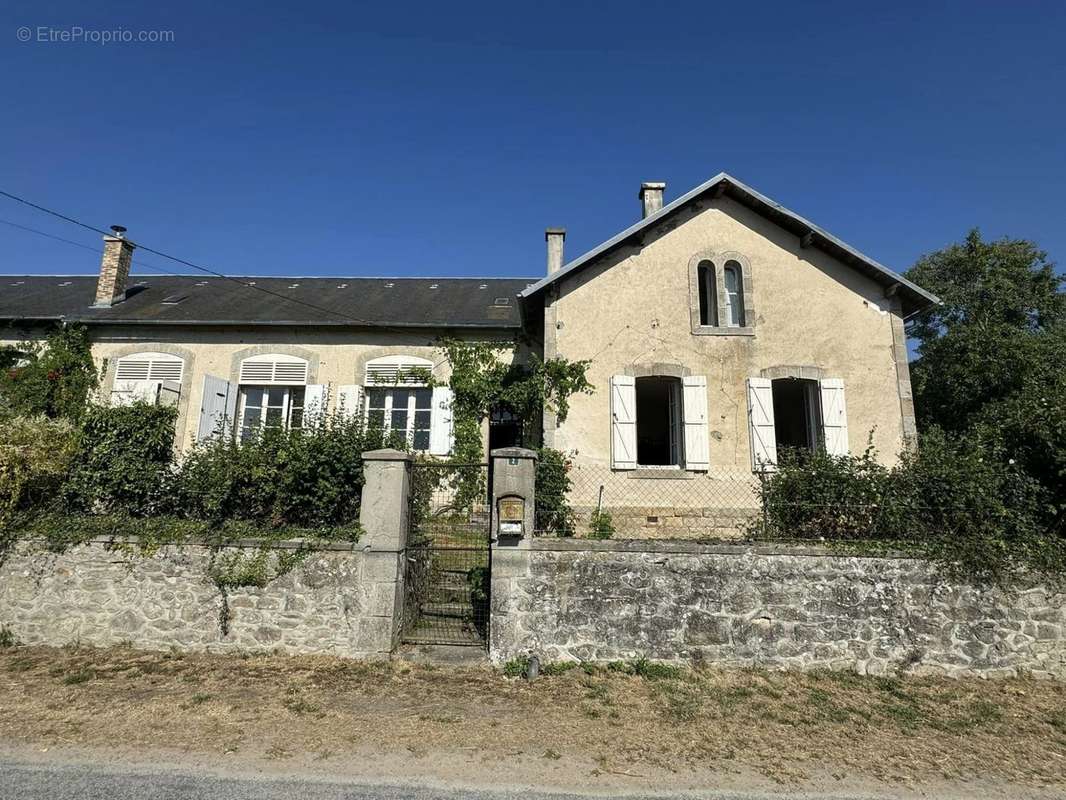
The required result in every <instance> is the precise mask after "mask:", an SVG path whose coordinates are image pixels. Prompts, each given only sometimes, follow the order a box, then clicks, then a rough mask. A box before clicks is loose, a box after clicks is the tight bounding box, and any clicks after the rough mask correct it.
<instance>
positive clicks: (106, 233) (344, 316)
mask: <svg viewBox="0 0 1066 800" xmlns="http://www.w3.org/2000/svg"><path fill="white" fill-rule="evenodd" d="M0 195H2V196H4V197H7V198H9V199H11V200H14V201H15V202H17V203H22V204H23V205H25V206H29V207H30V208H33V209H36V210H37V211H41V212H43V213H45V214H49V215H51V216H53V217H56V218H57V219H61V220H63V221H64V222H69V223H71V224H72V225H77V226H79V227H81V228H85V229H86V230H90V231H93V232H94V233H99V234H101V235H103V236H114V233H113V232H111V231H105V230H101V229H100V228H95V227H93V226H92V225H89V224H88V223H85V222H82V221H81V220H78V219H75V218H74V217H68V216H67V215H66V214H60V213H59V212H58V211H54V210H53V209H51V208H46V207H45V206H42V205H38V204H37V203H34V202H31V201H30V200H27V199H26V198H24V197H19V196H18V195H16V194H12V193H11V192H6V191H4V190H3V189H0ZM10 224H14V223H10ZM15 227H17V228H18V227H23V226H21V225H15ZM33 233H41V232H40V231H33ZM43 235H44V236H48V237H49V238H54V239H58V238H59V237H54V236H51V235H50V234H43ZM64 241H66V240H64ZM67 243H68V244H77V243H76V242H70V241H68V242H67ZM86 246H87V245H82V244H78V247H86ZM137 247H139V248H140V249H141V250H143V251H144V252H146V253H151V254H153V255H157V256H159V257H160V258H165V259H168V260H169V261H174V262H176V263H178V264H183V265H185V266H187V267H191V268H192V269H196V270H200V271H201V272H206V273H207V274H208V275H214V276H215V277H216V278H222V279H223V280H227V281H232V282H233V283H236V284H237V285H238V286H244V287H245V288H248V289H254V290H256V291H258V292H262V293H264V294H268V295H271V296H272V297H277V298H279V299H281V300H284V301H285V302H287V303H296V304H298V305H301V306H306V307H307V308H311V309H314V310H315V311H321V312H322V313H324V314H332V315H334V316H337V317H340V318H341V319H344V320H347V321H348V322H354V323H355V324H356V325H366V326H372V327H377V328H383V329H385V330H389V329H391V330H395V331H402V332H404V333H409V331H407V330H406V329H403V328H398V327H395V326H387V325H376V324H375V323H372V322H368V321H367V320H365V319H357V318H355V317H351V316H349V315H347V314H345V313H343V312H340V311H334V310H333V309H330V308H324V307H323V306H319V305H315V304H314V303H308V302H306V301H304V300H298V299H296V298H294V297H286V296H285V295H283V294H279V293H278V292H272V291H270V290H269V289H266V288H264V287H262V286H259V285H257V284H254V283H245V282H244V281H242V280H240V279H239V278H234V277H232V276H230V275H226V274H224V273H221V272H216V271H215V270H213V269H210V268H208V267H204V266H201V265H200V264H194V263H193V262H192V261H186V260H185V259H183V258H178V257H177V256H172V255H170V254H169V253H164V252H162V251H160V250H153V249H152V248H151V247H147V246H145V245H143V244H139V245H137ZM142 266H144V265H143V264H142ZM150 269H156V268H155V267H150Z"/></svg>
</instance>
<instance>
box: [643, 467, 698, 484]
mask: <svg viewBox="0 0 1066 800" xmlns="http://www.w3.org/2000/svg"><path fill="white" fill-rule="evenodd" d="M627 477H629V478H645V479H651V480H660V481H661V480H667V481H669V480H674V481H690V480H692V479H694V478H695V477H696V473H695V472H688V471H687V470H684V469H669V468H665V469H663V468H659V469H657V468H655V467H637V468H636V469H631V470H627Z"/></svg>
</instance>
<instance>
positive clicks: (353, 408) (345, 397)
mask: <svg viewBox="0 0 1066 800" xmlns="http://www.w3.org/2000/svg"><path fill="white" fill-rule="evenodd" d="M362 410H363V387H362V386H360V385H359V384H358V383H350V384H345V385H344V386H338V387H337V416H338V417H340V418H341V419H343V420H351V419H358V418H359V417H360V416H361V413H362Z"/></svg>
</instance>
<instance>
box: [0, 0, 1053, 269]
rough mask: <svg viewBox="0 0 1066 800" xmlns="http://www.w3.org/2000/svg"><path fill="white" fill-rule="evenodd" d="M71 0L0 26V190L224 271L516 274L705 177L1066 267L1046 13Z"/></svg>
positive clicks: (1017, 7)
mask: <svg viewBox="0 0 1066 800" xmlns="http://www.w3.org/2000/svg"><path fill="white" fill-rule="evenodd" d="M92 5H93V6H94V8H93V9H92V10H91V11H90V10H88V9H87V7H86V4H84V3H75V2H53V3H49V4H48V6H47V8H44V7H42V4H41V3H39V2H34V3H30V2H8V3H5V4H4V7H3V9H2V10H0V81H2V82H3V83H2V85H3V97H4V100H5V113H4V116H3V124H2V125H0V153H2V154H3V155H2V157H0V164H2V169H0V188H3V189H4V190H6V191H9V192H13V193H16V194H20V195H24V196H26V197H28V198H30V199H32V200H34V201H36V202H39V203H42V204H44V205H47V206H50V207H53V208H56V209H58V210H60V211H63V212H65V213H67V214H70V215H72V216H76V217H78V218H81V219H84V220H85V221H87V222H89V223H91V224H93V225H95V226H98V227H107V226H108V225H110V224H111V223H122V224H124V225H126V226H127V227H128V228H129V230H130V236H131V237H132V238H133V239H134V240H135V241H141V242H143V243H144V244H146V245H149V246H151V247H153V248H156V249H160V250H164V251H167V252H171V253H174V254H176V255H179V256H182V257H184V258H186V259H189V260H192V261H196V262H198V263H203V264H207V265H209V266H211V267H213V268H215V269H218V270H220V271H223V272H227V273H229V274H260V275H267V274H285V275H335V274H344V275H353V276H354V275H394V276H405V275H416V276H417V275H427V276H429V275H432V276H448V275H476V276H486V275H521V276H537V275H540V274H541V273H542V272H543V270H544V241H543V229H544V228H545V227H546V226H552V225H563V226H565V227H567V228H568V231H569V233H568V238H567V255H568V257H574V256H576V255H578V254H579V253H580V252H583V251H585V250H587V249H589V248H591V247H593V246H595V245H596V244H598V243H599V242H600V241H602V240H604V239H606V238H608V237H609V236H611V235H613V234H614V233H616V232H617V231H619V230H620V229H622V228H624V227H626V226H627V225H629V224H631V223H632V222H634V221H636V219H637V217H638V216H639V209H638V201H637V197H636V192H637V188H638V185H639V183H640V181H641V180H665V181H667V184H668V185H667V199H668V200H669V199H672V198H674V197H676V196H678V195H679V194H681V193H682V192H684V191H686V190H688V189H690V188H691V187H693V186H695V185H696V184H698V183H700V182H702V181H703V180H705V179H707V178H708V177H710V176H711V175H713V174H715V173H717V172H718V171H720V170H725V171H728V172H730V173H732V174H733V175H735V176H736V177H738V178H739V179H741V180H743V181H745V182H747V183H749V184H751V185H753V186H754V187H755V188H757V189H759V190H760V191H762V192H763V193H764V194H767V195H769V196H770V197H772V198H774V199H775V200H778V201H779V202H781V203H783V204H785V205H786V206H788V207H790V208H792V209H793V210H794V211H797V212H798V213H800V214H802V215H804V216H806V217H808V218H809V219H812V220H813V221H815V222H816V223H818V224H819V225H821V226H822V227H825V228H827V229H828V230H830V231H831V232H833V233H834V234H836V235H837V236H839V237H841V238H843V239H844V240H845V241H847V242H849V243H850V244H852V245H854V246H856V247H858V248H859V249H861V250H864V251H865V252H867V253H868V254H869V255H871V256H873V257H874V258H877V259H878V260H880V261H882V262H883V263H885V264H887V265H889V266H891V267H893V268H895V269H899V270H903V269H906V268H907V267H908V266H909V265H910V264H911V263H913V261H914V260H915V258H917V257H918V256H919V255H920V254H922V253H923V252H928V251H930V250H933V249H936V248H939V247H941V246H943V245H945V244H947V243H949V242H951V241H955V240H958V239H960V238H961V237H962V236H963V235H964V234H965V232H966V231H967V230H968V229H969V228H970V227H973V226H975V225H976V226H979V227H981V228H982V230H983V232H984V233H985V234H986V235H988V236H1001V235H1005V234H1006V235H1012V236H1019V237H1027V238H1032V239H1035V240H1036V241H1037V242H1038V243H1039V244H1040V245H1041V246H1043V247H1044V248H1045V249H1046V250H1048V251H1049V252H1050V254H1051V257H1052V258H1053V259H1057V260H1060V261H1066V224H1064V220H1066V208H1064V203H1063V191H1062V187H1063V186H1066V144H1064V142H1066V132H1064V131H1066V124H1064V123H1066V97H1064V95H1066V47H1064V46H1063V36H1064V34H1066V5H1064V4H1062V3H1035V2H1020V3H1010V4H1008V3H984V2H967V3H916V4H909V3H904V2H893V3H883V4H869V3H855V2H847V3H797V2H788V3H781V4H779V5H778V6H777V7H775V6H774V4H772V3H720V2H719V3H712V2H706V0H704V2H698V3H691V4H652V3H648V2H646V1H645V2H642V3H626V2H612V3H595V4H593V3H579V2H578V3H575V2H568V3H560V4H552V3H537V4H532V3H530V4H526V7H525V8H524V9H519V5H518V4H512V3H499V2H497V3H492V4H484V5H474V4H450V3H433V4H426V5H420V4H417V3H391V4H385V3H375V4H366V5H362V4H357V3H340V2H337V3H311V2H305V3H302V4H291V3H286V4H283V3H273V2H255V3H242V2H225V3H221V2H217V0H216V2H213V3H211V4H197V3H195V2H183V3H173V4H155V3H144V2H137V3H107V2H97V3H94V4H92ZM21 26H27V27H28V28H30V29H31V30H32V31H33V40H31V41H29V42H20V41H18V36H17V31H18V28H19V27H21ZM72 26H81V27H82V28H83V29H85V30H115V29H119V28H121V29H125V30H129V31H140V30H168V31H173V39H174V41H173V42H172V43H161V44H136V43H127V44H123V43H113V44H108V45H104V44H98V43H93V42H81V43H70V42H68V43H63V42H48V41H37V40H36V39H37V36H38V29H39V28H51V29H55V30H57V31H63V30H67V29H70V28H71V27H72ZM47 35H49V34H46V36H47ZM0 220H3V221H6V222H14V223H17V224H20V225H25V226H30V227H34V228H37V229H40V230H43V231H46V232H48V233H50V234H53V235H56V236H61V237H64V238H69V239H72V240H75V241H78V242H81V243H84V244H87V245H89V246H91V247H92V248H94V249H97V248H98V245H99V237H98V236H96V235H94V234H92V233H89V232H87V231H83V230H80V229H78V228H75V227H71V226H69V225H66V224H64V223H61V222H59V221H56V220H52V219H49V218H47V217H43V216H41V215H40V214H37V213H35V212H32V211H30V210H28V209H25V208H21V207H19V206H17V205H16V204H14V203H12V202H10V201H8V200H5V199H3V198H0ZM0 247H2V252H3V261H2V263H0V272H5V273H91V272H95V270H96V268H97V264H98V255H97V254H95V253H94V252H92V251H90V250H83V249H79V248H75V247H71V246H68V245H66V244H62V243H59V242H55V241H51V240H48V239H44V238H41V237H38V236H34V235H31V234H28V233H26V232H24V231H21V230H17V229H15V228H12V227H10V226H9V225H5V224H0ZM143 260H144V261H145V262H148V263H153V264H156V265H158V266H161V267H166V268H168V269H170V268H173V269H174V271H187V270H181V269H177V268H174V265H171V264H169V262H166V261H163V260H161V259H159V258H155V257H148V256H144V257H143Z"/></svg>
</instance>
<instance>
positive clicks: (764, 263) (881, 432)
mask: <svg viewBox="0 0 1066 800" xmlns="http://www.w3.org/2000/svg"><path fill="white" fill-rule="evenodd" d="M664 189H665V185H664V184H662V183H644V184H642V185H641V188H640V193H639V198H640V207H641V211H642V218H641V219H640V220H639V221H638V222H637V223H636V224H634V225H632V226H630V227H627V228H625V229H624V230H623V231H621V232H620V233H619V234H618V235H616V236H614V237H612V238H611V239H609V240H608V241H606V242H604V243H603V244H601V245H599V246H598V247H596V248H594V249H593V250H591V251H589V252H588V253H585V254H584V255H581V256H580V257H578V258H576V259H574V260H572V261H570V262H569V263H566V262H565V260H564V258H563V244H564V239H565V231H564V230H562V229H558V228H549V229H548V230H547V232H546V234H545V238H546V241H547V251H548V257H547V263H548V270H547V271H548V274H547V275H546V276H545V277H544V278H542V279H540V280H534V279H518V278H483V279H477V278H462V279H446V278H441V279H411V278H241V279H238V280H233V279H226V278H219V277H210V276H207V277H203V278H198V277H178V276H161V277H154V276H153V277H149V278H144V279H139V280H137V281H135V282H132V283H131V282H130V281H129V280H128V276H129V271H130V266H131V261H132V259H133V254H134V252H135V248H136V245H135V244H134V243H133V242H132V241H131V240H130V239H128V238H126V236H125V232H124V229H122V228H118V227H116V228H115V230H114V235H112V236H108V237H105V239H104V254H103V259H102V263H101V269H100V274H99V276H97V277H89V276H69V277H64V276H48V277H42V276H21V277H9V278H5V279H4V280H3V284H4V285H3V287H2V288H3V291H2V292H0V324H2V325H4V326H5V327H4V328H3V329H0V343H2V342H5V341H6V342H8V343H15V342H18V341H23V340H26V339H34V338H37V337H39V336H41V335H42V333H43V331H44V330H45V326H46V325H49V324H53V323H55V322H57V321H66V322H79V323H83V324H86V325H87V326H88V327H89V329H90V331H91V335H92V339H93V354H94V357H95V358H96V359H97V361H98V362H99V365H100V369H101V375H102V376H103V377H102V382H101V383H102V390H103V391H104V392H105V394H106V395H107V396H108V397H109V398H110V401H111V402H114V403H122V402H128V401H129V399H130V398H144V399H148V400H149V401H151V402H161V403H163V402H165V403H174V404H176V405H177V407H178V410H179V419H178V428H177V445H178V446H179V447H181V448H183V449H184V448H187V447H189V446H191V445H192V444H193V443H194V442H195V441H197V440H198V439H202V438H205V437H210V436H214V435H219V433H220V432H224V429H225V431H229V430H230V428H231V427H232V433H233V434H234V435H238V436H245V435H249V434H250V433H251V432H252V431H254V430H256V429H259V428H262V427H265V426H271V425H285V426H292V427H299V426H300V425H302V424H303V421H304V419H305V417H308V418H309V417H311V416H312V415H313V412H315V411H318V410H326V411H330V412H337V413H341V414H357V415H361V416H362V417H363V418H364V419H367V420H369V421H373V422H377V423H380V424H383V425H385V426H386V427H388V428H391V429H393V430H403V431H404V432H405V434H406V436H407V438H408V440H409V442H410V443H411V446H412V447H413V448H414V449H416V450H419V451H424V452H427V453H430V454H433V455H438V456H445V455H447V454H448V452H449V449H450V446H451V418H450V390H449V389H448V388H447V387H446V386H436V387H431V386H429V385H427V383H426V381H425V379H424V374H425V372H427V371H428V372H429V373H430V374H432V376H433V377H434V378H435V379H437V380H436V381H434V383H436V382H446V380H447V377H448V372H447V370H448V366H447V364H446V362H443V361H442V358H441V352H440V349H439V347H438V346H437V342H438V339H439V337H441V336H450V337H456V338H462V339H469V340H479V341H489V342H497V343H506V344H509V345H514V348H515V349H514V351H513V352H514V357H515V358H519V359H522V358H526V357H527V356H528V354H529V353H530V352H535V353H538V354H543V356H544V357H546V358H552V357H555V356H561V357H565V358H567V359H570V360H573V361H576V360H588V361H589V362H590V367H589V373H588V376H589V379H590V381H591V382H592V384H593V385H594V387H595V391H594V392H593V393H592V394H589V395H580V396H577V397H574V398H572V400H571V410H570V413H569V415H568V417H567V418H566V419H565V420H563V421H560V420H557V419H555V418H554V416H553V415H552V414H550V413H547V414H545V418H544V419H543V420H515V419H513V418H511V417H510V416H509V415H508V414H507V413H506V411H505V410H500V411H499V412H497V413H495V414H494V415H493V418H492V419H491V420H490V421H489V422H488V423H487V424H486V426H485V431H484V438H485V445H486V447H488V448H495V447H502V446H509V445H513V444H516V443H518V442H519V441H525V442H526V443H530V441H531V440H533V439H536V438H540V436H541V435H542V436H543V440H544V443H545V444H546V445H548V446H551V447H555V448H557V449H560V450H563V451H565V452H567V453H568V454H570V456H571V459H572V463H573V470H572V477H573V482H574V490H573V499H574V501H575V503H576V504H577V505H578V506H579V509H583V510H584V511H585V512H587V511H588V510H590V509H591V508H593V507H594V506H597V505H601V504H602V505H605V506H606V507H608V508H610V509H611V510H612V512H617V516H618V518H619V520H624V521H625V522H624V526H625V527H626V528H628V529H629V531H630V532H631V533H634V534H638V533H639V534H643V535H652V536H664V535H673V534H676V533H677V532H678V530H679V529H681V528H684V529H685V530H686V532H687V533H688V534H689V535H700V534H701V533H705V532H707V531H708V530H709V529H718V530H721V529H735V528H736V527H737V526H738V525H739V524H740V523H739V521H740V520H742V519H743V518H744V516H745V515H746V514H750V512H751V510H752V508H753V502H752V500H753V493H752V486H753V476H754V475H756V474H757V473H758V472H759V471H760V470H763V469H767V468H771V469H772V466H773V464H774V463H775V461H776V459H777V454H778V449H779V448H781V447H800V448H815V447H824V448H825V449H826V450H828V451H829V452H831V453H834V454H844V453H849V452H859V451H861V450H863V449H864V448H865V447H866V446H867V443H870V444H872V445H873V446H874V447H875V448H876V450H877V453H878V454H879V458H881V459H883V460H884V461H885V462H886V463H891V462H892V461H894V460H895V459H896V458H897V457H898V454H899V452H900V451H901V450H902V449H903V448H906V447H908V446H909V444H910V442H911V440H912V438H913V436H914V432H915V428H914V409H913V406H912V402H911V392H910V378H909V373H908V366H907V348H906V340H905V335H904V327H903V326H904V321H905V320H906V319H907V318H908V317H909V316H911V315H913V314H915V313H918V312H919V311H921V310H922V309H924V308H926V307H928V306H929V305H930V304H932V303H936V302H937V298H935V297H934V296H933V295H931V294H930V293H928V292H926V291H925V290H923V289H922V288H921V287H918V286H916V285H914V284H913V283H911V282H910V281H908V280H906V279H905V278H903V277H902V276H900V275H898V274H897V273H895V272H893V271H891V270H889V269H888V268H886V267H884V266H882V265H881V264H879V263H878V262H876V261H874V260H873V259H871V258H869V257H868V256H865V255H863V254H862V253H860V252H859V251H857V250H855V249H854V248H852V247H850V246H849V245H847V244H845V243H844V242H842V241H841V240H839V239H837V238H836V237H834V236H833V235H831V234H829V233H828V232H826V231H825V230H823V229H821V228H819V227H818V226H816V225H814V224H813V223H811V222H809V221H807V220H805V219H804V218H802V217H800V216H799V215H797V214H794V213H793V212H791V211H789V210H788V209H786V208H784V207H782V206H781V205H779V204H777V203H775V202H774V201H773V200H770V199H769V198H767V197H765V196H764V195H762V194H760V193H758V192H757V191H755V190H754V189H752V188H750V187H748V186H746V185H745V184H743V183H741V182H740V181H738V180H736V179H735V178H733V177H731V176H729V175H726V174H725V173H722V174H719V175H717V176H715V177H713V178H711V179H710V180H709V181H707V182H705V183H703V184H701V185H700V186H697V187H696V188H695V189H693V190H691V191H689V192H687V193H686V194H684V195H683V196H681V197H679V198H677V199H676V200H674V201H673V202H671V203H669V204H667V205H664V203H663V193H664ZM227 422H229V423H232V424H231V425H228V424H227Z"/></svg>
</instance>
